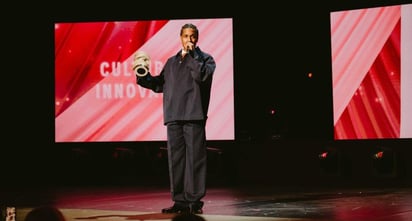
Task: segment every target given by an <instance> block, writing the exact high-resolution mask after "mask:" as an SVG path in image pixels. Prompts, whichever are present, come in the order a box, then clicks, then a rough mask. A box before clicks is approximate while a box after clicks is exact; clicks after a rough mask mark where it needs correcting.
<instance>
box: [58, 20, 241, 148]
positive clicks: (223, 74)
mask: <svg viewBox="0 0 412 221" xmlns="http://www.w3.org/2000/svg"><path fill="white" fill-rule="evenodd" d="M185 23H193V24H195V25H196V26H197V27H198V29H199V41H198V44H197V45H198V46H199V47H200V48H201V49H202V50H204V51H205V52H208V53H209V54H211V55H212V56H213V57H214V59H215V61H216V71H215V73H214V77H213V84H212V91H211V100H210V107H209V113H208V116H209V118H208V121H207V124H206V136H207V139H208V140H233V139H234V87H233V84H234V80H233V77H234V62H233V26H232V19H231V18H218V19H174V20H147V21H146V20H144V21H103V22H61V23H55V27H54V28H55V142H110V141H116V142H118V141H164V140H166V127H165V126H164V125H163V106H162V105H163V104H162V99H163V97H162V96H163V94H162V93H154V92H152V91H151V90H148V89H145V88H142V87H140V86H138V85H137V84H136V76H135V73H134V72H133V70H132V58H133V54H134V53H136V52H137V51H145V52H146V53H147V54H149V55H150V59H151V66H150V72H151V74H152V75H158V74H159V73H160V71H161V69H162V67H163V65H164V64H165V62H166V60H167V58H168V57H170V56H172V55H174V54H176V53H177V52H178V50H180V49H181V42H180V36H179V35H180V28H181V27H182V25H184V24H185Z"/></svg>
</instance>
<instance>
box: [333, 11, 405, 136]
mask: <svg viewBox="0 0 412 221" xmlns="http://www.w3.org/2000/svg"><path fill="white" fill-rule="evenodd" d="M330 22H331V23H330V25H331V26H330V27H331V49H332V51H331V53H332V79H333V83H332V85H333V114H334V115H333V118H334V138H335V139H336V140H346V139H399V138H412V4H403V5H393V6H384V7H373V8H364V9H353V10H344V11H336V12H331V14H330Z"/></svg>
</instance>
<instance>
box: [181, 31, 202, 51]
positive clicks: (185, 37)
mask: <svg viewBox="0 0 412 221" xmlns="http://www.w3.org/2000/svg"><path fill="white" fill-rule="evenodd" d="M197 37H198V36H197V35H196V32H195V30H193V29H191V28H185V29H183V31H182V35H180V40H181V41H182V47H183V48H184V49H185V50H188V49H189V50H193V49H194V48H195V47H196V43H197Z"/></svg>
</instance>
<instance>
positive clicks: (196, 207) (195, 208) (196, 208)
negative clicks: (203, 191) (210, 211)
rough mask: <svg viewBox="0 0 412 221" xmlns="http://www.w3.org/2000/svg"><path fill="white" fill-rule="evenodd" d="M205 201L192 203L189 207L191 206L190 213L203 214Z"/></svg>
mask: <svg viewBox="0 0 412 221" xmlns="http://www.w3.org/2000/svg"><path fill="white" fill-rule="evenodd" d="M202 207H203V202H198V203H194V204H190V205H189V208H190V213H193V214H203V209H202Z"/></svg>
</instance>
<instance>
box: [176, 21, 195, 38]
mask: <svg viewBox="0 0 412 221" xmlns="http://www.w3.org/2000/svg"><path fill="white" fill-rule="evenodd" d="M186 28H191V29H193V30H194V31H195V34H196V37H198V36H199V30H198V29H197V27H196V25H194V24H192V23H187V24H184V25H183V26H182V29H180V35H182V34H183V29H186Z"/></svg>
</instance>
